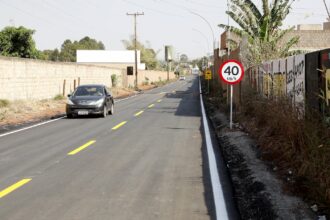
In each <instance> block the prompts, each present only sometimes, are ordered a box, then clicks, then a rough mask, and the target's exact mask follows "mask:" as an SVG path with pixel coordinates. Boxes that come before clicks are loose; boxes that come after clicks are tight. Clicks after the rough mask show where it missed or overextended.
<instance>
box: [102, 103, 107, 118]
mask: <svg viewBox="0 0 330 220" xmlns="http://www.w3.org/2000/svg"><path fill="white" fill-rule="evenodd" d="M107 113H108V110H107V106H106V105H104V106H103V114H102V117H103V118H105V117H107Z"/></svg>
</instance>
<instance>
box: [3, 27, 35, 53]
mask: <svg viewBox="0 0 330 220" xmlns="http://www.w3.org/2000/svg"><path fill="white" fill-rule="evenodd" d="M34 33H35V31H34V30H31V29H27V28H25V27H23V26H20V27H11V26H8V27H5V28H4V29H3V30H2V31H1V32H0V54H1V55H2V56H12V57H23V58H34V59H36V58H38V57H39V56H40V54H39V52H38V50H37V49H36V45H35V41H34V40H33V38H32V35H33V34H34Z"/></svg>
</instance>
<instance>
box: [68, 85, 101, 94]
mask: <svg viewBox="0 0 330 220" xmlns="http://www.w3.org/2000/svg"><path fill="white" fill-rule="evenodd" d="M103 95H104V90H103V88H102V87H100V86H82V87H78V88H77V90H76V92H75V93H74V95H73V96H103Z"/></svg>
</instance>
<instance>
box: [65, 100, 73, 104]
mask: <svg viewBox="0 0 330 220" xmlns="http://www.w3.org/2000/svg"><path fill="white" fill-rule="evenodd" d="M66 104H68V105H74V103H73V102H72V101H71V99H68V100H67V101H66Z"/></svg>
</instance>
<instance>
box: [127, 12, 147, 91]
mask: <svg viewBox="0 0 330 220" xmlns="http://www.w3.org/2000/svg"><path fill="white" fill-rule="evenodd" d="M126 15H128V16H134V48H135V89H138V66H137V48H136V47H137V34H136V17H137V16H140V15H144V12H142V13H139V12H136V13H126ZM140 53H141V52H140ZM140 56H141V54H140Z"/></svg>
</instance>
